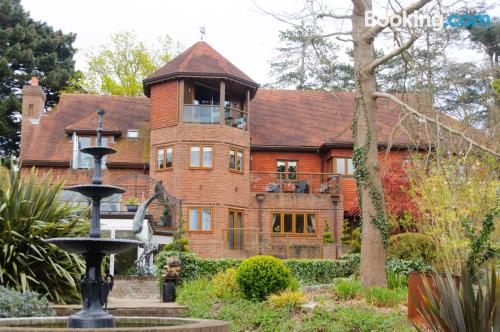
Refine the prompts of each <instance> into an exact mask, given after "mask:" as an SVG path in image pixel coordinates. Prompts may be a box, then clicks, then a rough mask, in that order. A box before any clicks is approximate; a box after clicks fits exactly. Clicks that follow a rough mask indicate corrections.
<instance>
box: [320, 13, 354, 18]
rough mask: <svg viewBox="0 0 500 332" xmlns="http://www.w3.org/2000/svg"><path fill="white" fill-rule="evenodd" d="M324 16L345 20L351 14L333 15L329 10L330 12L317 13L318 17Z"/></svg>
mask: <svg viewBox="0 0 500 332" xmlns="http://www.w3.org/2000/svg"><path fill="white" fill-rule="evenodd" d="M325 17H328V18H333V19H337V20H346V19H350V18H351V15H335V14H333V13H332V12H330V13H321V14H319V15H318V18H325Z"/></svg>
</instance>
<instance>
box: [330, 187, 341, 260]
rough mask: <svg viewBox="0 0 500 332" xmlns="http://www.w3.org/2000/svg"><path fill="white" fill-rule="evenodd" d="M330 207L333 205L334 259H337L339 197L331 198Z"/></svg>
mask: <svg viewBox="0 0 500 332" xmlns="http://www.w3.org/2000/svg"><path fill="white" fill-rule="evenodd" d="M331 200H332V205H333V241H334V243H335V259H338V258H339V234H338V219H337V214H338V204H339V200H340V196H339V195H332V196H331Z"/></svg>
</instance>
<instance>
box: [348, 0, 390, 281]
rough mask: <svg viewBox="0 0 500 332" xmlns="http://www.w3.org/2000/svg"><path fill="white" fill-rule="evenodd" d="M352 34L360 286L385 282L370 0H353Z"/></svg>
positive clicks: (384, 242)
mask: <svg viewBox="0 0 500 332" xmlns="http://www.w3.org/2000/svg"><path fill="white" fill-rule="evenodd" d="M353 5H354V6H353V7H354V8H353V14H352V18H351V20H352V37H353V41H354V42H353V44H354V71H355V75H356V110H355V116H354V121H353V125H352V131H353V136H354V151H353V161H354V166H355V169H356V171H355V178H356V185H357V191H358V203H359V206H360V209H361V218H362V233H361V268H360V269H361V271H360V273H361V283H362V285H363V287H372V286H382V287H385V286H387V275H386V267H385V266H386V250H385V244H386V241H387V220H386V213H385V204H384V197H383V194H382V182H381V177H380V163H379V159H378V147H377V124H376V123H377V121H376V119H377V104H376V100H375V98H374V97H372V95H371V93H372V92H375V91H376V84H377V82H376V79H375V74H374V72H373V71H369V70H367V68H368V66H369V65H370V64H371V63H372V62H373V61H374V60H375V55H374V51H373V38H366V36H364V35H363V33H364V32H365V30H366V29H367V27H365V11H366V10H371V9H372V4H371V1H367V0H353Z"/></svg>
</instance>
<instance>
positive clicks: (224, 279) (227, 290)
mask: <svg viewBox="0 0 500 332" xmlns="http://www.w3.org/2000/svg"><path fill="white" fill-rule="evenodd" d="M212 283H213V288H214V295H215V296H216V297H218V298H235V297H239V296H240V294H241V289H240V285H239V284H238V281H236V269H233V268H231V269H227V270H226V271H225V272H219V273H217V274H216V275H215V276H214V278H213V279H212Z"/></svg>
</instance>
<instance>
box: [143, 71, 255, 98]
mask: <svg viewBox="0 0 500 332" xmlns="http://www.w3.org/2000/svg"><path fill="white" fill-rule="evenodd" d="M185 77H189V78H216V79H229V80H232V81H234V82H237V83H240V84H243V85H246V86H248V87H249V88H250V98H253V97H254V96H255V94H256V93H257V89H258V88H259V84H258V83H256V82H254V81H249V80H246V79H242V78H240V77H237V76H234V75H231V74H225V73H194V72H175V73H170V74H167V75H161V76H158V77H151V78H149V77H147V78H145V79H144V80H143V81H142V86H143V90H144V95H146V96H147V97H150V95H151V85H152V84H155V83H161V82H167V81H170V80H174V79H177V78H185Z"/></svg>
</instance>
